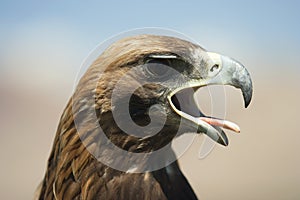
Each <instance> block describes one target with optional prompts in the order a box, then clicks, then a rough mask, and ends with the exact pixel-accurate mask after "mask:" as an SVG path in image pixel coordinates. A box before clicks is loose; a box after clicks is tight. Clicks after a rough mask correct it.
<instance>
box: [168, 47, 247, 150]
mask: <svg viewBox="0 0 300 200" xmlns="http://www.w3.org/2000/svg"><path fill="white" fill-rule="evenodd" d="M208 56H209V58H210V59H211V61H212V64H216V66H218V68H219V69H217V70H218V71H217V73H215V75H214V76H208V78H206V79H200V80H194V79H193V80H191V82H188V83H187V84H186V85H185V86H183V87H182V88H179V89H177V90H176V91H175V92H173V93H172V94H171V95H170V96H169V102H170V104H171V107H172V108H173V110H174V111H175V112H176V113H177V114H179V115H180V116H181V117H183V118H185V119H187V120H189V121H191V122H193V123H194V124H196V125H197V126H198V130H197V132H199V133H204V134H206V135H207V136H209V137H210V138H211V139H213V140H214V141H216V142H218V143H219V144H222V145H224V146H227V145H228V138H227V136H226V134H225V133H224V131H223V130H222V128H225V129H229V130H232V131H235V132H240V128H239V126H238V125H236V124H235V123H233V122H230V121H227V120H223V119H217V118H214V117H207V116H205V115H204V114H203V113H202V112H201V111H200V110H199V108H198V107H197V105H196V103H195V101H194V98H193V94H194V92H195V90H197V89H198V88H200V87H204V86H207V85H231V86H234V87H236V88H239V89H241V91H242V94H243V98H244V104H245V107H248V105H249V104H250V102H251V98H252V81H251V77H250V74H249V72H248V71H247V69H246V68H245V67H244V66H243V65H241V64H240V63H238V62H237V61H235V60H233V59H231V58H229V57H226V56H222V55H219V54H216V53H210V52H208ZM179 102H180V103H179Z"/></svg>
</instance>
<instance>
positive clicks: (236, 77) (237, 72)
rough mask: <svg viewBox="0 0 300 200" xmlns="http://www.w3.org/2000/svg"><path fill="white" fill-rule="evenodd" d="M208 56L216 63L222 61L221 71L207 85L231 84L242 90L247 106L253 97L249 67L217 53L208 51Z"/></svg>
mask: <svg viewBox="0 0 300 200" xmlns="http://www.w3.org/2000/svg"><path fill="white" fill-rule="evenodd" d="M208 56H209V57H210V58H211V59H212V61H213V62H215V63H220V64H221V68H220V72H219V73H218V74H217V76H216V77H214V78H212V79H210V80H208V84H207V85H231V86H234V87H236V88H239V89H241V90H242V93H243V97H244V104H245V107H246V108H247V107H248V106H249V104H250V102H251V98H252V81H251V77H250V74H249V72H248V71H247V69H246V68H245V67H244V66H243V65H242V64H240V63H239V62H237V61H235V60H233V59H232V58H229V57H227V56H222V55H219V54H216V53H211V52H208Z"/></svg>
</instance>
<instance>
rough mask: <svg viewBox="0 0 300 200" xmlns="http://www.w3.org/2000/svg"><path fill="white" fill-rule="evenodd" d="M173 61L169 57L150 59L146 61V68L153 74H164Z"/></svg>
mask: <svg viewBox="0 0 300 200" xmlns="http://www.w3.org/2000/svg"><path fill="white" fill-rule="evenodd" d="M170 65H171V61H170V60H169V59H150V60H148V61H147V62H146V70H147V72H148V73H149V74H151V75H152V76H158V77H160V76H163V75H165V74H166V73H167V72H168V71H169V69H170Z"/></svg>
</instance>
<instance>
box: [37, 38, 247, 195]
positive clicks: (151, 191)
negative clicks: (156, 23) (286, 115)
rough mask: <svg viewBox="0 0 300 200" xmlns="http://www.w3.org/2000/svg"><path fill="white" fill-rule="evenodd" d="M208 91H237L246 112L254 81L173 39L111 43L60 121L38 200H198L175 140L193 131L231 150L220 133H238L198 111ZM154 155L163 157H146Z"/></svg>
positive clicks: (226, 61) (221, 59)
mask: <svg viewBox="0 0 300 200" xmlns="http://www.w3.org/2000/svg"><path fill="white" fill-rule="evenodd" d="M124 77H125V78H124ZM208 85H232V86H234V87H236V88H239V89H241V91H242V94H243V98H244V103H245V107H247V106H248V105H249V103H250V101H251V97H252V83H251V78H250V75H249V73H248V71H247V70H246V69H245V67H244V66H243V65H241V64H240V63H239V62H237V61H235V60H233V59H231V58H229V57H226V56H222V55H219V54H217V53H212V52H208V51H206V50H205V49H203V48H202V47H200V46H199V45H196V44H193V43H191V42H188V41H185V40H182V39H179V38H175V37H169V36H159V35H138V36H132V37H128V38H124V39H121V40H119V41H117V42H115V43H113V44H112V45H111V46H110V47H108V48H107V49H106V50H105V51H104V52H103V53H102V54H101V55H100V56H99V57H98V58H97V59H96V60H95V61H94V62H93V63H92V64H91V66H90V67H89V69H88V70H87V71H86V73H85V74H84V75H83V77H82V78H81V80H80V81H79V84H78V85H77V87H76V89H75V91H74V94H73V96H72V97H71V99H70V100H69V102H68V104H67V106H66V108H65V110H64V112H63V114H62V116H61V119H60V122H59V125H58V128H57V132H56V136H55V139H54V143H53V148H52V151H51V154H50V157H49V160H48V164H47V170H46V174H45V177H44V179H43V181H42V183H41V184H40V187H39V189H38V195H37V198H38V199H40V200H42V199H78V200H79V199H84V200H88V199H128V200H129V199H130V200H132V199H139V200H140V199H155V200H156V199H197V197H196V195H195V193H194V191H193V189H192V188H191V186H190V184H189V182H188V180H187V179H186V178H185V176H184V175H183V173H182V172H181V170H180V167H179V165H178V163H177V161H176V156H175V154H174V152H173V150H172V148H171V145H170V144H171V141H172V140H173V139H174V138H175V137H177V136H179V135H182V134H184V133H187V132H194V133H204V134H206V135H207V136H209V137H210V138H211V139H212V140H214V141H216V142H217V143H219V144H221V145H225V146H227V145H228V139H227V136H226V135H225V133H224V131H223V130H222V128H226V129H230V130H233V131H236V132H239V127H238V126H237V125H236V124H234V123H233V122H229V121H226V120H222V119H217V118H214V117H209V116H205V115H204V114H203V113H202V112H201V111H200V110H199V108H198V107H197V106H196V103H195V101H194V98H193V94H194V92H195V91H196V90H197V89H198V88H201V87H204V86H208ZM125 129H126V130H125ZM100 130H101V131H100ZM108 143H110V145H111V144H113V145H112V148H116V149H119V150H122V151H124V152H128V154H130V156H127V154H124V155H123V154H118V153H116V151H114V150H111V149H110V147H111V146H108ZM161 149H164V150H163V151H160V150H161ZM119 150H118V151H119ZM153 152H160V153H159V154H156V155H155V156H152V157H151V156H148V155H150V154H151V153H153ZM140 155H142V156H140ZM132 163H135V164H134V166H132ZM123 169H124V170H123Z"/></svg>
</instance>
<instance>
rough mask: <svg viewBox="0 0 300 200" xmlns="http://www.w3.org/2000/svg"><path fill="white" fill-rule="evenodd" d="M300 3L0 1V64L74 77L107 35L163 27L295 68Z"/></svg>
mask: <svg viewBox="0 0 300 200" xmlns="http://www.w3.org/2000/svg"><path fill="white" fill-rule="evenodd" d="M299 7H300V1H282V0H281V1H258V0H255V1H189V2H183V1H180V2H179V1H178V2H175V1H166V0H165V1H145V2H142V1H105V2H100V1H51V2H50V1H48V2H45V1H43V2H41V1H19V2H16V1H2V2H1V6H0V23H1V27H0V42H1V44H2V45H1V46H0V59H1V60H0V70H4V69H5V70H4V72H6V74H7V73H8V74H9V73H20V76H22V75H23V74H24V73H29V72H32V73H34V74H36V75H39V76H41V77H43V74H44V76H48V77H49V76H50V75H51V74H52V75H53V76H58V73H59V72H58V69H59V70H65V72H68V71H71V70H73V71H74V72H73V73H70V76H74V74H75V71H77V70H78V67H79V66H80V64H81V62H82V60H83V59H84V58H85V57H86V56H87V55H88V53H89V52H90V51H91V50H92V49H93V48H94V47H95V46H96V45H97V44H99V43H100V42H102V41H103V40H105V39H107V38H108V37H110V36H112V35H114V34H117V33H119V32H121V31H126V30H129V29H132V28H141V27H163V28H170V29H174V30H177V31H180V32H182V33H184V34H186V35H188V36H190V37H192V38H193V39H195V40H196V41H198V42H199V43H200V44H202V45H203V46H204V47H205V48H207V49H208V50H211V51H217V52H219V53H223V54H225V55H229V56H231V57H234V58H236V59H237V60H239V61H241V62H242V63H244V64H245V65H246V66H247V67H248V68H250V71H251V70H258V69H259V70H262V71H268V70H269V69H272V70H273V69H277V71H278V72H279V74H280V73H281V72H283V70H286V69H287V68H288V69H289V71H290V72H292V73H293V72H294V71H298V68H299V67H298V63H299V56H298V54H299V52H300V47H299V44H300V37H299V36H300V26H299V19H300V14H299V11H298V10H299ZM16 58H18V59H16ZM45 63H46V64H45ZM20 67H21V68H20ZM23 72H24V73H23ZM284 72H286V71H284ZM3 74H5V73H2V75H3Z"/></svg>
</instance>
